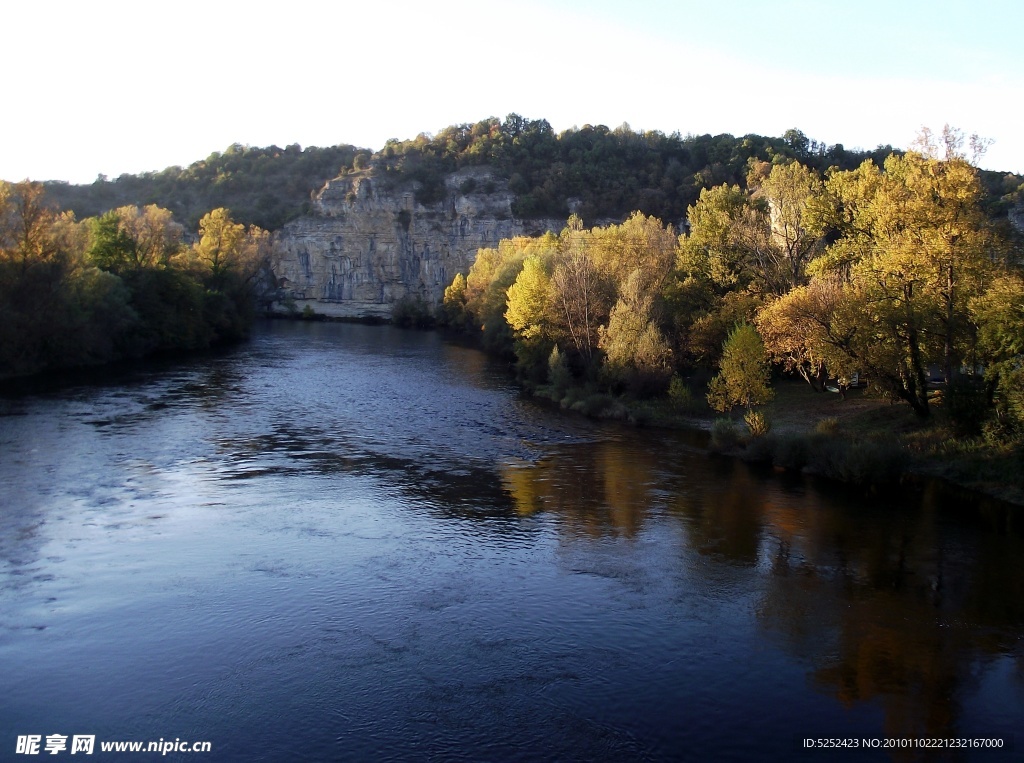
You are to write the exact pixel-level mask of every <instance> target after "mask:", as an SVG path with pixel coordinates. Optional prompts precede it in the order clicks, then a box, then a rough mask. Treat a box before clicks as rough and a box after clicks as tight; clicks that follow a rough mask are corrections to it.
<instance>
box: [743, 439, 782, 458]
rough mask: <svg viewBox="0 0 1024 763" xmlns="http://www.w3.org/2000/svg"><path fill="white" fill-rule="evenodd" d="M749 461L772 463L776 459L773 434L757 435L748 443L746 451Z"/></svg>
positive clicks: (745, 456)
mask: <svg viewBox="0 0 1024 763" xmlns="http://www.w3.org/2000/svg"><path fill="white" fill-rule="evenodd" d="M744 458H745V459H746V460H747V461H756V462H759V463H765V464H771V463H774V461H775V438H774V437H773V436H771V435H765V436H760V437H755V438H754V439H752V440H750V441H749V442H748V443H747V448H746V450H745V451H744Z"/></svg>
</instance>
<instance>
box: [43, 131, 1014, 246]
mask: <svg viewBox="0 0 1024 763" xmlns="http://www.w3.org/2000/svg"><path fill="white" fill-rule="evenodd" d="M892 152H893V149H892V147H891V146H879V147H878V148H876V149H874V150H871V151H861V150H847V149H846V148H844V147H843V146H842V145H840V144H837V145H831V146H830V145H826V144H824V143H820V142H818V141H815V140H813V139H810V138H808V137H807V136H806V135H804V133H802V132H801V131H799V130H796V129H793V130H788V131H787V132H786V133H785V134H784V135H783V136H782V137H778V138H774V137H763V136H760V135H745V136H742V137H734V136H732V135H728V134H725V135H714V136H712V135H687V136H685V137H683V136H681V135H679V134H678V133H673V134H671V135H665V134H664V133H661V132H656V131H648V132H637V131H634V130H632V129H630V127H629V126H628V125H622V126H621V127H617V128H615V129H614V130H613V129H609V128H607V127H604V126H596V127H593V126H590V125H585V126H583V127H581V128H573V129H570V130H566V131H564V132H562V133H560V134H556V133H555V132H554V130H552V128H551V125H550V124H548V122H547V120H544V119H538V120H532V119H526V118H523V117H521V116H519V115H517V114H510V115H509V116H507V117H506V118H505V119H504V120H500V119H497V118H490V119H485V120H482V121H480V122H477V123H476V124H463V125H457V126H451V127H446V128H444V129H443V130H441V131H440V132H438V133H437V134H436V135H434V136H430V135H427V134H420V135H419V136H417V137H416V138H414V139H412V140H405V141H399V140H390V141H388V142H387V144H385V146H384V147H383V148H382V149H381V150H379V151H377V152H376V153H372V152H371V151H369V150H368V149H360V148H357V147H355V146H350V145H338V146H333V147H330V148H317V147H308V148H305V149H303V148H301V147H300V146H297V145H292V146H288V147H287V148H283V149H282V148H278V147H277V146H270V147H268V148H253V147H249V146H242V145H239V144H234V145H232V146H229V147H228V148H227V149H226V150H225V151H224V152H223V153H213V154H211V155H210V156H209V157H207V158H206V159H204V160H202V161H198V162H195V163H194V164H192V165H191V166H189V167H187V168H184V169H182V168H181V167H169V168H167V169H165V170H162V171H159V172H148V173H144V174H142V175H121V176H120V177H118V178H116V179H114V180H108V179H105V178H103V177H100V178H98V179H97V180H96V181H95V182H94V183H92V184H90V185H69V184H67V183H59V182H57V183H48V184H47V190H48V194H49V196H50V198H51V201H52V202H53V203H54V204H55V205H56V206H58V207H60V208H62V209H70V210H72V211H74V212H75V214H76V216H77V217H78V218H79V219H82V218H85V217H91V216H95V215H99V214H102V213H103V212H105V211H107V210H109V209H113V208H116V207H119V206H123V205H129V204H130V205H146V204H156V205H158V206H160V207H164V208H166V209H169V210H171V211H172V212H173V213H174V216H175V217H176V218H177V219H178V220H179V221H181V222H182V223H183V224H184V225H185V226H186V228H188V229H190V230H195V229H196V227H197V224H198V221H199V218H200V217H201V216H202V215H203V214H205V213H206V212H207V211H209V210H210V209H215V208H218V207H226V208H228V209H230V210H231V212H232V215H233V217H234V218H235V219H236V220H238V221H240V222H242V223H246V224H256V225H258V226H260V227H261V228H264V229H266V230H275V229H277V228H280V227H281V226H282V225H284V224H285V223H286V222H288V221H289V220H292V219H294V218H296V217H299V216H301V215H302V214H304V213H305V212H307V211H308V210H309V205H310V200H311V197H312V195H313V194H315V193H316V192H317V191H318V190H319V189H320V188H321V187H322V186H323V185H324V183H325V182H326V181H328V180H330V179H332V178H335V177H338V176H339V175H344V174H346V173H347V172H350V171H352V170H355V169H359V170H362V169H365V168H367V167H372V168H373V170H374V171H375V172H376V173H377V174H378V176H379V177H381V178H382V179H384V180H385V182H386V183H393V184H398V183H401V182H405V181H415V182H416V183H417V184H418V191H417V196H418V199H419V200H420V201H422V202H425V203H429V202H431V201H436V200H438V199H439V198H440V197H441V196H442V195H443V193H444V181H443V179H444V177H445V175H447V174H448V173H450V172H452V171H454V170H457V169H459V168H462V167H466V166H472V165H490V166H491V167H493V168H494V169H495V171H496V172H497V174H499V175H500V176H502V177H504V178H507V179H508V180H509V184H510V187H511V190H512V191H513V192H514V193H515V194H516V197H517V199H516V203H515V206H514V208H513V212H514V213H515V214H516V215H517V216H518V217H521V218H539V217H549V218H556V219H557V218H566V217H568V215H569V213H570V211H575V212H576V213H577V214H578V215H579V216H580V217H581V218H582V219H583V220H584V221H585V222H586V223H588V224H589V223H592V222H593V221H596V220H599V219H608V218H618V219H625V217H626V216H627V215H628V214H629V213H630V212H633V211H641V212H643V213H644V214H647V215H653V216H655V217H657V218H659V219H661V220H664V221H665V222H672V223H676V224H678V223H679V222H681V221H682V220H683V219H684V218H685V217H686V209H687V207H688V206H689V205H691V204H693V203H694V202H695V201H696V200H697V198H698V196H699V195H700V190H701V189H702V188H709V187H712V186H716V185H720V184H722V183H729V184H734V183H735V184H738V185H740V186H741V187H742V186H744V185H745V180H746V176H747V173H748V171H749V169H750V166H751V162H752V161H754V162H769V163H778V162H779V161H782V160H787V159H795V160H798V161H800V162H801V163H802V164H804V165H805V166H808V167H810V168H813V169H816V170H818V171H819V172H821V173H823V172H824V171H825V170H826V169H827V168H829V167H837V168H838V169H840V170H850V169H853V168H855V167H857V166H858V165H859V164H861V163H862V162H863V161H864V160H865V159H871V160H873V161H874V162H875V163H876V164H878V165H881V163H882V161H883V160H884V159H885V157H887V156H888V155H889V154H890V153H892ZM1008 178H1009V179H1008ZM982 180H983V183H984V185H985V187H986V190H987V192H988V197H989V204H990V210H989V211H990V213H995V214H1002V213H1004V212H1005V207H1006V206H1007V205H1008V203H1009V199H1008V198H1005V199H1004V197H1006V195H1007V194H1009V193H1011V192H1013V191H1015V190H1016V189H1017V186H1018V185H1019V184H1020V178H1016V177H1015V176H1013V177H1010V176H1006V175H1005V173H995V172H986V173H982ZM1011 186H1012V187H1011ZM465 190H467V191H468V190H470V189H465ZM570 205H571V206H572V209H570Z"/></svg>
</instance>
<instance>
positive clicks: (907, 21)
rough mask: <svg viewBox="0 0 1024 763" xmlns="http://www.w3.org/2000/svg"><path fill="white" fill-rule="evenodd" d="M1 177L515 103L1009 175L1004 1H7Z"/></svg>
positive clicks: (1015, 86)
mask: <svg viewBox="0 0 1024 763" xmlns="http://www.w3.org/2000/svg"><path fill="white" fill-rule="evenodd" d="M2 16H3V24H2V25H0V42H2V46H3V47H2V49H3V50H4V53H5V58H6V66H5V74H4V84H3V89H2V92H3V96H2V97H3V111H2V113H0V178H2V179H5V180H10V181H18V180H23V179H26V178H28V179H32V180H66V181H69V182H73V183H89V182H92V181H93V180H95V179H96V177H97V176H98V175H100V174H103V175H106V176H108V177H110V178H114V177H116V176H118V175H120V174H122V173H139V172H146V171H158V170H161V169H163V168H165V167H168V166H173V165H180V166H187V165H189V164H191V163H192V162H195V161H198V160H200V159H203V158H205V157H207V156H209V155H210V154H211V153H212V152H214V151H223V150H224V149H225V148H226V147H227V146H229V145H231V144H232V143H241V144H247V145H251V146H269V145H272V144H276V145H278V146H287V145H290V144H295V143H298V144H300V145H302V146H313V145H315V146H329V145H336V144H342V143H347V144H353V145H356V146H360V147H365V148H369V149H374V150H375V149H379V148H381V147H382V146H383V145H384V142H385V141H386V140H387V139H389V138H399V139H406V138H412V137H415V136H416V135H417V134H418V133H421V132H427V133H433V132H437V131H439V130H440V129H442V128H444V127H446V126H448V125H452V124H462V123H466V122H476V121H479V120H481V119H484V118H487V117H490V116H496V117H504V116H505V115H507V114H509V113H512V112H515V113H517V114H520V115H522V116H524V117H528V118H530V119H542V118H543V119H547V120H548V121H549V122H550V123H551V125H552V127H553V128H554V129H555V130H556V131H558V132H560V131H562V130H565V129H569V128H571V127H573V126H579V127H582V126H583V125H585V124H591V125H598V124H603V125H607V126H609V127H612V128H614V127H617V126H619V125H621V124H623V123H628V124H629V125H630V126H631V127H632V128H633V129H635V130H660V131H662V132H665V133H672V132H676V131H678V132H679V133H681V134H683V135H686V134H691V133H692V134H697V135H699V134H704V133H711V134H717V133H726V132H727V133H732V134H733V135H744V134H747V133H757V134H760V135H775V136H780V135H782V134H783V133H784V132H785V131H786V130H788V129H790V128H797V129H800V130H802V131H803V132H804V133H805V134H806V135H807V136H808V137H810V138H813V139H815V140H818V141H821V142H824V143H827V144H834V143H841V144H843V145H844V146H845V147H846V148H848V149H849V148H874V147H875V146H877V145H883V144H891V145H893V146H895V147H907V146H908V145H910V143H911V142H912V141H913V140H914V138H915V136H916V135H917V133H918V132H919V130H920V129H921V127H922V126H928V127H930V128H931V129H933V130H934V131H935V132H940V131H941V129H942V126H943V125H944V124H947V123H948V124H951V125H953V126H955V127H958V128H960V129H961V130H963V131H964V132H965V133H967V134H971V133H977V134H979V135H981V136H982V137H985V138H989V139H992V140H993V141H994V142H993V144H992V145H991V147H990V148H989V150H988V153H987V154H986V155H985V156H984V157H983V159H982V160H981V162H980V165H981V166H982V167H986V168H988V169H997V170H1005V171H1010V172H1016V173H1018V174H1024V134H1022V130H1021V129H1020V124H1021V122H1020V119H1019V113H1018V112H1019V110H1020V109H1021V104H1022V96H1024V45H1021V43H1020V40H1019V35H1020V32H1021V30H1022V29H1024V3H1020V2H1019V0H974V1H973V2H972V3H964V2H963V1H962V0H957V2H943V1H940V0H930V1H929V2H918V1H917V0H858V2H857V3H851V2H848V0H846V1H844V2H833V0H776V1H775V2H764V1H763V0H758V1H747V0H730V2H712V0H699V1H698V2H693V1H692V0H666V1H664V2H662V1H661V0H651V1H646V0H633V1H632V2H630V3H626V2H623V0H549V1H548V2H535V1H534V0H520V2H517V3H510V2H507V0H506V1H503V2H488V1H487V0H472V1H471V2H470V1H466V0H444V2H433V3H431V2H423V0H417V1H415V2H413V1H412V0H375V2H359V3H352V2H347V3H346V2H339V1H338V0H335V1H334V2H322V1H320V0H289V2H267V3H240V2H232V1H230V0H203V1H202V2H196V1H195V0H180V1H179V2H175V3H153V2H139V0H130V2H120V1H114V0H90V2H81V0H78V1H77V2H60V1H57V0H35V1H34V2H28V0H12V2H10V3H7V4H5V7H4V11H3V14H2Z"/></svg>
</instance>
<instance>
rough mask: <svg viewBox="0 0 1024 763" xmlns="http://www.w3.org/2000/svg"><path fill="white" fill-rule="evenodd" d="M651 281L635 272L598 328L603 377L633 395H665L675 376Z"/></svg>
mask: <svg viewBox="0 0 1024 763" xmlns="http://www.w3.org/2000/svg"><path fill="white" fill-rule="evenodd" d="M647 278H649V276H647V275H646V274H645V273H644V272H643V271H642V269H640V268H637V269H636V270H634V271H633V273H632V274H631V275H630V277H629V278H627V279H626V283H625V284H624V285H623V286H622V288H621V289H620V291H619V299H618V301H617V302H616V303H615V306H614V307H613V308H612V311H611V314H610V315H609V317H608V325H607V326H602V327H601V328H600V329H599V335H600V347H601V349H602V350H603V351H604V355H605V357H604V374H605V377H606V378H607V379H608V380H609V381H610V382H611V383H612V385H613V386H619V385H622V386H625V387H626V388H628V389H630V390H631V391H633V392H637V393H640V394H648V393H651V392H663V391H664V389H665V385H666V384H667V383H668V379H669V377H670V376H671V374H672V368H671V365H670V362H671V359H672V349H671V348H670V347H669V344H668V342H667V341H666V340H665V337H664V335H663V334H662V332H661V329H660V328H659V327H658V322H657V320H656V317H657V316H656V314H655V309H654V294H653V293H652V292H651V291H650V290H649V289H646V288H645V286H644V282H645V281H646V280H647Z"/></svg>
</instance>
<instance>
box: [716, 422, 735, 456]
mask: <svg viewBox="0 0 1024 763" xmlns="http://www.w3.org/2000/svg"><path fill="white" fill-rule="evenodd" d="M739 441H740V435H739V432H737V431H736V425H735V424H734V423H733V421H732V419H715V421H714V423H713V424H712V425H711V449H712V450H716V451H719V452H721V451H726V450H731V449H732V448H734V447H736V445H737V444H738V443H739Z"/></svg>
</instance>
